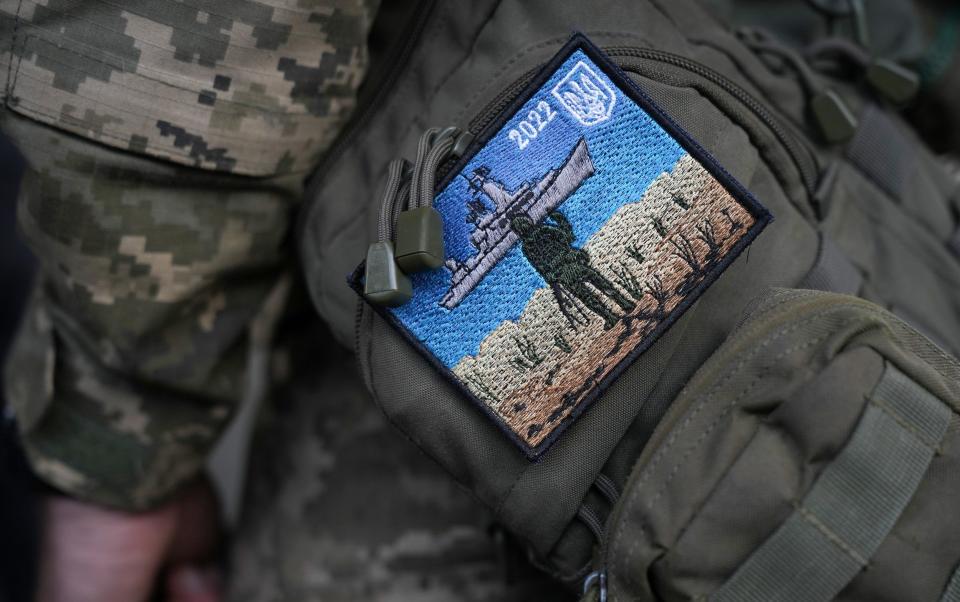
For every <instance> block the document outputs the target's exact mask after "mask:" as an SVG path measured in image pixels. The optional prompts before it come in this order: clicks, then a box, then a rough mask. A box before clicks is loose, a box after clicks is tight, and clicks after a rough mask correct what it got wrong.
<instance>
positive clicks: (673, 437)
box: [614, 314, 832, 581]
mask: <svg viewBox="0 0 960 602" xmlns="http://www.w3.org/2000/svg"><path fill="white" fill-rule="evenodd" d="M818 317H820V316H819V315H816V314H815V315H813V316H811V317H810V318H808V319H806V320H804V321H802V322H799V323H797V324H794V325H792V326H789V327H785V328H783V329H781V330H779V331H777V332H775V333H773V334H771V335H770V336H769V337H768V338H767V339H766V340H764V341H762V342H761V344H759V345H758V346H757V347H756V348H755V349H754V350H753V352H752V353H751V354H750V355H748V356H747V357H745V358H743V359H742V360H740V362H739V363H738V364H737V366H735V367H734V369H733V370H732V371H731V372H730V373H728V374H727V376H725V377H724V378H723V379H722V380H720V381H719V382H718V383H717V384H716V385H714V387H713V388H712V389H711V390H710V392H709V393H707V394H706V395H705V396H704V397H703V399H702V400H701V401H700V403H699V404H697V407H696V408H695V409H694V410H693V412H692V413H691V414H690V415H689V416H688V417H687V418H686V419H685V420H684V421H683V423H681V424H680V425H679V427H678V428H677V429H675V430H674V432H673V433H672V434H671V437H670V439H669V440H668V441H667V442H666V443H665V444H664V445H663V446H661V448H660V450H658V455H657V456H656V457H655V458H654V459H653V460H651V464H650V465H649V466H648V467H647V468H646V469H645V471H644V472H645V475H644V477H643V478H642V479H640V480H639V481H638V482H637V485H640V484H642V483H644V482H646V481H647V480H648V478H649V477H650V474H651V472H652V471H653V469H654V468H655V467H656V466H657V465H658V464H659V462H660V460H661V459H662V458H664V457H665V455H666V451H668V450H669V447H671V446H672V445H673V443H674V442H675V441H676V440H677V438H678V437H679V436H680V434H681V433H682V431H684V430H686V428H687V427H688V426H689V424H690V422H692V420H693V419H694V418H695V417H696V415H697V414H699V412H700V411H701V410H702V409H703V408H704V407H705V406H706V404H707V402H708V401H709V400H710V399H711V398H712V397H713V396H714V395H715V394H716V392H717V390H718V389H719V388H720V387H721V386H722V385H723V384H724V383H726V382H727V381H728V380H730V379H731V378H733V377H734V376H735V375H736V374H737V373H738V372H739V371H740V370H742V369H743V367H744V366H745V365H746V364H747V362H748V361H750V360H752V359H753V357H754V356H756V355H757V354H759V353H760V352H761V351H762V350H763V349H764V348H765V347H767V346H768V345H770V344H772V343H773V342H774V341H775V340H777V339H779V338H781V337H783V336H784V335H786V334H788V333H790V332H793V331H795V330H798V329H800V328H801V327H803V326H805V325H807V324H808V323H810V322H813V321H814V320H815V319H817V318H818ZM831 334H832V333H828V334H827V335H825V336H823V337H821V338H820V339H818V340H816V341H810V342H809V343H810V344H816V343H817V342H819V341H820V340H822V339H824V338H827V337H829V336H830V335H831ZM793 351H796V349H790V350H787V351H785V352H783V353H781V354H780V355H778V356H777V357H776V358H774V359H775V360H776V359H779V358H781V357H783V356H784V355H785V354H786V353H788V352H790V353H792V352H793ZM762 376H766V373H764V374H762V375H758V376H757V377H756V378H755V379H754V380H753V382H751V383H750V384H749V385H748V386H747V388H746V389H744V390H743V391H742V392H741V393H740V395H738V396H737V397H736V398H735V399H734V400H733V401H732V402H731V403H730V404H728V405H727V407H726V408H725V409H724V410H723V411H722V412H721V414H720V415H718V416H717V417H716V419H715V420H714V421H713V422H712V423H711V424H710V425H709V426H708V427H707V430H706V431H705V432H704V433H703V434H702V435H701V436H700V437H699V438H698V439H697V441H696V442H695V443H694V444H693V445H692V446H691V447H690V448H688V450H687V453H686V454H684V456H683V457H682V458H681V460H680V462H679V463H678V464H677V466H675V467H674V470H673V471H672V472H671V475H670V477H669V478H668V479H667V481H666V482H665V483H664V485H663V486H662V487H661V489H660V493H658V494H657V498H654V500H652V501H651V502H649V503H648V504H647V507H648V508H650V507H652V505H653V502H654V501H656V499H658V498H659V496H660V495H661V494H662V491H663V490H664V489H665V488H666V486H667V484H668V483H669V481H670V479H672V478H673V476H674V475H675V474H676V472H677V471H678V470H679V467H680V465H682V464H683V463H684V462H685V461H686V460H687V458H688V457H689V456H690V454H691V453H693V451H695V449H696V448H697V447H698V446H699V445H700V444H701V443H702V441H703V439H704V438H705V437H706V435H707V434H709V433H710V432H711V431H712V430H713V428H715V427H716V425H717V424H719V421H720V420H722V419H723V418H724V417H726V415H727V414H728V413H729V412H730V411H731V410H732V409H733V408H734V407H735V406H736V404H737V402H739V401H740V399H741V398H742V396H743V395H746V393H748V392H749V391H750V390H751V389H752V388H753V387H754V386H756V384H757V382H758V381H759V380H760V378H761V377H762ZM641 489H642V488H641V487H639V486H638V487H636V488H635V489H634V491H633V494H632V495H631V496H630V499H629V501H628V502H627V504H628V506H632V505H633V504H634V502H635V500H636V498H637V496H639V495H640V491H641ZM625 528H626V523H625V522H621V524H620V526H619V528H618V529H617V533H616V535H615V537H614V539H615V540H619V539H620V538H621V537H622V535H623V530H624V529H625ZM640 530H641V532H648V531H649V524H648V523H647V521H644V522H643V523H641V525H640ZM639 545H640V541H639V539H638V540H636V541H634V542H633V544H632V545H631V546H630V549H629V551H628V552H627V557H626V559H625V564H628V565H629V564H630V562H631V560H632V558H633V556H634V555H635V554H636V550H637V548H638V547H639ZM631 581H632V577H631Z"/></svg>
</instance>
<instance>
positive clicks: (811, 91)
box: [738, 29, 858, 144]
mask: <svg viewBox="0 0 960 602" xmlns="http://www.w3.org/2000/svg"><path fill="white" fill-rule="evenodd" d="M738 35H739V36H740V39H741V40H742V41H743V43H744V44H746V46H747V47H748V48H750V49H751V50H753V51H754V52H756V53H757V54H758V55H759V56H760V57H761V58H763V55H773V56H776V57H778V58H780V59H781V60H782V61H784V62H785V63H786V66H787V67H788V68H790V69H792V70H793V71H794V73H796V75H797V78H798V79H799V81H800V87H801V88H802V90H803V95H804V99H805V104H806V105H807V106H808V107H809V108H810V112H811V113H812V115H813V116H814V118H815V119H816V122H817V125H818V126H819V128H820V133H821V134H822V136H823V139H824V140H825V141H826V142H828V143H830V144H838V143H841V142H845V141H847V140H849V139H850V138H852V137H853V135H854V133H855V132H856V130H857V125H858V124H857V118H856V117H855V116H854V115H853V113H852V112H851V111H850V109H849V107H847V105H846V103H845V102H844V101H843V99H842V98H840V96H839V95H838V94H837V93H836V92H835V91H834V90H832V89H830V88H829V87H827V86H824V85H822V84H821V82H820V78H819V76H818V75H817V74H816V73H815V72H814V70H813V69H812V68H811V67H810V65H808V64H807V62H806V61H805V60H804V59H803V57H802V56H800V55H799V54H798V53H797V52H795V51H794V50H793V49H791V48H789V47H787V46H785V45H784V44H782V43H780V42H777V41H774V40H773V39H772V38H771V36H769V35H768V34H766V33H764V32H762V31H759V30H752V29H743V30H741V31H739V32H738Z"/></svg>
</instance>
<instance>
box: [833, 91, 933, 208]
mask: <svg viewBox="0 0 960 602" xmlns="http://www.w3.org/2000/svg"><path fill="white" fill-rule="evenodd" d="M912 146H913V143H912V142H911V141H910V140H909V139H908V138H907V137H906V135H905V134H904V133H903V132H901V131H900V128H898V127H897V125H896V123H894V121H893V120H892V119H890V117H888V116H886V115H885V114H884V113H883V111H880V110H879V109H877V108H876V107H874V106H869V107H867V108H866V109H865V110H864V112H863V115H862V116H861V118H860V127H858V128H857V133H856V134H854V136H853V139H852V140H851V141H850V144H849V145H848V146H847V149H846V154H847V157H848V158H849V159H850V160H851V161H852V162H853V163H854V164H855V165H856V166H857V167H859V168H860V169H861V170H862V171H863V173H864V174H866V175H867V177H869V178H870V179H871V180H873V181H874V182H875V183H876V184H877V185H878V186H879V187H880V188H882V189H883V190H884V191H885V192H887V193H888V194H889V195H890V196H892V197H893V198H894V199H895V200H896V201H898V202H901V201H903V200H904V198H903V190H904V186H905V185H906V182H907V180H908V179H909V178H910V176H911V174H913V172H914V171H916V169H917V158H916V156H915V154H914V153H912V152H909V151H908V150H907V149H909V148H911V147H912Z"/></svg>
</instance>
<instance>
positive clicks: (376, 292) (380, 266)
mask: <svg viewBox="0 0 960 602" xmlns="http://www.w3.org/2000/svg"><path fill="white" fill-rule="evenodd" d="M409 170H410V163H409V162H408V161H407V160H405V159H396V160H394V161H391V162H390V166H389V168H388V169H387V183H386V186H385V187H384V191H383V196H382V198H381V200H380V216H379V220H378V222H377V241H376V242H374V243H373V244H371V245H370V246H369V247H368V248H367V260H366V263H365V264H364V277H363V295H364V297H366V298H367V300H368V301H370V303H373V304H376V305H385V306H388V307H397V306H400V305H403V304H404V303H406V302H407V301H409V300H410V298H411V297H412V296H413V283H412V282H411V281H410V278H409V277H408V276H407V275H406V274H405V273H404V272H403V270H402V269H401V268H400V266H399V264H398V263H397V258H396V253H395V251H394V245H393V236H394V224H395V222H396V215H397V214H398V213H399V211H400V207H402V206H403V204H405V202H406V201H405V198H404V190H409V188H408V187H406V185H405V182H406V181H408V180H407V174H408V172H409Z"/></svg>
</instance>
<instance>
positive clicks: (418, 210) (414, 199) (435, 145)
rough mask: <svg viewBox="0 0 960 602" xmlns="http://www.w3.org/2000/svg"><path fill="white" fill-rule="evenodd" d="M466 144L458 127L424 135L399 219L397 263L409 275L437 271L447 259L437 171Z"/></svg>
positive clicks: (460, 151) (429, 131)
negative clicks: (438, 206)
mask: <svg viewBox="0 0 960 602" xmlns="http://www.w3.org/2000/svg"><path fill="white" fill-rule="evenodd" d="M471 138H472V137H471ZM467 142H469V140H467ZM465 147H466V143H465V138H464V133H463V132H461V130H460V128H457V127H448V128H445V129H443V130H441V129H439V128H431V129H429V130H427V131H426V132H425V133H424V134H423V136H421V138H420V144H419V145H418V148H417V160H416V162H415V163H414V165H413V175H412V177H411V179H410V195H409V200H408V202H407V208H406V209H405V210H403V211H401V212H400V213H399V214H398V215H397V218H396V223H397V225H396V232H397V245H396V249H397V263H398V264H399V265H400V267H401V268H402V269H403V271H404V272H406V273H407V274H412V273H414V272H424V271H428V270H435V269H437V268H439V267H440V266H442V265H443V263H444V260H445V259H446V251H445V249H444V246H443V216H441V215H440V212H439V211H437V210H436V209H435V208H434V207H433V196H434V190H435V188H436V184H437V171H438V170H439V169H440V166H441V165H443V163H444V162H445V161H446V160H447V159H450V158H451V157H452V156H454V155H457V154H458V153H462V151H463V149H464V148H465Z"/></svg>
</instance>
